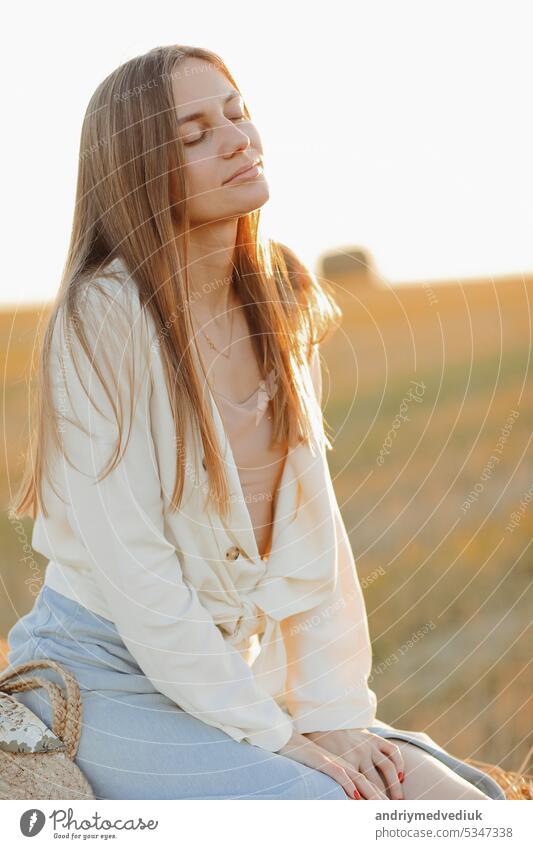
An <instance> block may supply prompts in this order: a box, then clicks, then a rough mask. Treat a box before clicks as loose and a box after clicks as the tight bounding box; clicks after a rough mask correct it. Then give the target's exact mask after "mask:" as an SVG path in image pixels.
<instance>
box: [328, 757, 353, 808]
mask: <svg viewBox="0 0 533 849" xmlns="http://www.w3.org/2000/svg"><path fill="white" fill-rule="evenodd" d="M318 769H319V770H320V772H325V773H326V775H329V776H330V777H331V778H333V779H334V780H335V781H336V782H337V784H340V785H341V787H342V788H343V789H344V792H345V793H346V795H347V796H349V798H350V799H354V798H357V796H359V795H360V793H359V790H358V789H357V787H356V784H355V781H354V776H353V775H352V776H350V775H349V774H348V772H347V770H346V769H345V768H344V767H343V766H341V764H340V763H339V762H338V761H337V760H336V759H334V758H331V759H330V758H328V757H327V756H325V757H324V758H323V762H322V765H321V766H319V767H318Z"/></svg>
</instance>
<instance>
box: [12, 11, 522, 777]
mask: <svg viewBox="0 0 533 849" xmlns="http://www.w3.org/2000/svg"><path fill="white" fill-rule="evenodd" d="M30 5H31V4H30ZM206 6H207V7H208V14H206ZM59 9H61V10H62V13H61V15H59ZM91 9H92V12H93V13H94V14H93V15H91V17H90V19H89V20H87V21H86V22H84V38H83V40H81V41H80V39H79V37H78V29H77V25H75V22H74V20H72V18H71V16H72V10H71V9H70V8H69V7H68V6H67V5H66V4H65V5H64V6H63V5H62V4H60V3H59V4H56V5H55V14H56V15H57V16H58V20H59V18H60V22H58V25H57V26H55V25H53V24H52V21H51V20H50V17H49V10H45V9H44V8H43V7H39V6H37V4H33V8H32V14H31V16H30V17H31V23H28V16H27V15H26V16H25V19H24V20H22V17H21V19H20V25H21V27H23V28H24V43H25V45H26V50H25V54H24V58H25V60H26V61H24V62H23V61H22V60H21V58H20V56H19V53H18V51H19V46H18V45H17V46H16V47H15V45H14V44H13V46H12V48H11V49H12V53H11V54H10V53H9V50H10V47H9V45H7V50H6V53H5V55H4V57H3V59H2V61H4V62H6V73H5V74H4V79H7V78H8V73H9V78H10V79H12V78H13V74H12V68H13V67H14V66H15V65H14V61H15V57H16V59H17V64H16V68H17V72H16V75H15V77H14V82H13V84H12V85H9V86H7V87H6V89H5V91H4V96H5V110H6V112H7V113H8V114H9V116H10V118H11V121H12V126H13V127H14V131H13V132H9V133H6V134H5V136H4V138H3V139H2V144H3V146H4V150H5V154H4V163H6V162H7V163H8V165H9V167H7V168H5V173H4V175H3V179H4V206H5V211H6V224H5V231H7V234H8V240H9V241H8V243H7V244H8V245H9V248H10V249H9V250H7V251H5V252H4V256H3V259H4V275H3V283H2V289H1V303H0V339H1V342H2V346H1V363H0V367H1V374H2V390H3V405H2V426H3V430H4V434H3V441H2V445H3V449H4V450H3V452H2V458H1V461H0V462H1V471H0V496H1V507H2V512H1V515H0V638H1V637H5V635H6V634H7V632H8V630H9V628H10V627H11V625H12V624H13V623H14V622H15V621H16V619H17V618H19V617H20V616H22V615H23V614H24V613H26V612H27V611H28V610H29V609H30V608H31V607H32V605H33V603H34V600H35V597H36V595H37V593H38V592H39V589H40V587H41V586H42V583H43V579H44V572H45V567H46V561H44V559H43V558H42V557H41V556H40V555H39V554H38V553H37V552H35V551H33V550H32V548H31V530H32V522H31V521H30V520H28V519H25V520H23V521H22V522H18V521H17V522H15V521H13V520H10V518H9V516H8V506H9V503H10V500H11V498H12V497H13V495H14V492H15V490H16V488H17V485H18V481H19V478H20V473H21V471H22V465H21V463H22V455H23V452H24V451H25V449H26V446H27V439H28V431H29V427H30V415H31V414H32V407H31V399H32V385H33V384H32V381H33V379H34V378H33V377H32V374H31V364H32V360H33V361H34V365H35V364H36V363H35V360H36V357H37V355H38V326H39V323H41V325H42V322H44V321H45V319H46V314H47V310H48V308H49V304H50V300H51V299H52V298H53V297H54V295H55V292H56V290H57V287H58V284H59V278H60V274H61V270H62V266H63V262H64V259H65V252H66V246H67V241H68V236H69V230H70V222H71V217H72V205H73V199H74V190H75V181H76V170H77V156H78V153H79V151H78V145H79V132H80V127H81V121H82V117H83V113H84V111H85V108H86V105H87V101H88V99H89V97H90V96H91V94H92V92H93V90H94V88H95V87H96V85H97V84H98V83H99V82H100V80H101V79H102V78H103V77H104V76H106V74H107V73H109V72H110V71H111V70H112V69H113V68H114V67H116V66H117V65H118V64H120V63H121V62H122V61H125V60H126V59H127V58H129V57H130V56H132V55H135V54H138V53H141V52H144V51H145V50H147V49H149V48H151V47H153V46H155V45H157V44H164V43H171V42H173V41H175V42H179V43H185V44H198V45H200V46H207V47H210V48H211V49H213V50H215V51H216V52H218V53H219V54H220V55H222V56H223V58H224V59H225V61H226V62H227V63H228V65H229V67H230V69H231V70H232V73H233V74H234V75H235V77H236V80H237V82H238V84H239V85H240V87H241V88H242V91H243V93H244V97H245V99H246V102H247V105H248V107H249V108H250V110H251V113H252V116H253V118H254V121H255V123H256V124H257V126H258V128H259V130H260V133H261V136H262V140H263V147H264V160H265V175H266V177H267V179H268V182H269V184H270V187H271V198H270V200H269V202H268V204H267V205H266V206H265V208H264V211H263V221H264V224H265V228H266V230H267V231H268V233H269V234H270V235H271V236H272V237H273V238H277V239H279V240H280V241H282V242H283V243H285V244H287V245H289V246H290V247H291V248H292V249H293V250H294V251H295V252H296V253H297V254H298V255H299V256H300V257H301V258H302V259H303V261H304V262H305V263H306V264H307V265H308V267H309V268H311V269H312V270H313V271H314V272H315V273H316V274H317V276H318V277H319V279H323V280H327V281H329V282H331V283H332V284H333V286H334V290H335V294H336V297H337V299H338V302H339V304H340V306H341V308H342V310H343V322H342V326H341V328H340V330H339V331H338V332H337V333H336V335H335V336H334V337H332V338H331V339H330V340H329V341H328V342H327V343H326V344H325V345H324V346H323V352H322V353H323V365H324V370H323V381H324V406H325V415H326V421H327V425H328V432H329V435H330V438H331V440H332V442H333V445H334V449H333V451H331V452H329V455H328V456H329V463H330V468H331V472H332V476H333V480H334V485H335V490H336V493H337V497H338V500H339V504H340V506H341V510H342V513H343V517H344V520H345V522H346V526H347V529H348V532H349V535H350V540H351V543H352V547H353V551H354V555H355V559H356V562H357V567H358V572H359V577H360V580H361V583H362V585H363V588H364V592H365V599H366V604H367V611H368V617H369V627H370V633H371V637H372V642H373V650H374V665H373V671H372V678H371V682H370V683H371V686H372V688H373V689H374V690H375V691H376V693H377V695H378V716H379V717H380V718H381V719H382V720H384V721H386V722H389V723H391V724H393V725H396V726H397V727H400V728H410V729H412V730H424V731H426V732H427V733H428V734H430V735H431V736H432V737H433V738H434V739H435V740H437V741H438V742H439V743H440V745H442V746H444V747H445V748H447V749H448V750H449V751H450V752H452V753H453V754H455V755H456V756H459V757H464V758H466V757H469V758H474V759H478V760H482V761H488V762H491V763H493V764H498V765H500V766H501V767H503V768H504V769H509V770H512V769H518V768H519V767H520V766H521V765H522V761H523V759H524V757H525V755H526V753H527V751H528V749H529V747H530V746H531V742H532V741H531V716H532V703H531V680H532V676H531V618H532V617H531V611H532V603H531V578H532V573H533V555H532V549H531V541H532V538H533V505H532V503H531V502H532V500H533V467H532V452H531V436H532V422H533V399H532V392H531V331H532V322H531V319H532V310H531V302H532V294H533V239H532V225H533V206H532V197H533V174H532V169H531V149H532V142H533V118H532V113H531V109H530V108H529V107H528V103H529V100H530V88H531V70H532V69H531V64H532V63H531V49H530V44H529V40H530V36H529V34H530V32H531V29H530V27H528V26H527V24H528V23H530V22H529V21H528V12H529V11H530V9H528V4H527V3H518V2H516V3H515V2H511V3H508V4H506V5H505V7H503V5H502V4H499V3H491V2H483V3H477V2H471V3H469V4H464V3H457V2H446V3H432V4H427V3H423V2H403V3H401V4H396V3H393V2H380V0H378V2H372V3H370V2H365V3H358V2H354V3H350V4H347V3H342V2H331V3H329V4H328V5H327V8H326V7H323V6H320V7H318V6H317V7H316V8H315V7H314V6H313V5H310V4H308V3H306V4H303V3H296V4H291V5H288V4H282V3H280V2H274V3H272V4H270V6H269V8H268V13H267V14H263V12H261V11H260V10H259V9H253V8H252V9H251V8H250V6H249V4H245V3H242V2H237V3H234V4H232V6H231V8H229V7H227V6H222V7H220V6H216V5H215V4H214V3H211V2H209V3H207V4H206V3H204V4H202V8H201V9H198V10H197V11H195V10H194V9H193V7H192V6H191V7H189V8H188V9H187V14H186V15H183V14H182V13H181V12H180V11H175V7H169V6H168V5H167V4H166V3H163V2H153V3H152V4H151V5H150V17H149V19H148V18H147V16H146V7H145V6H144V5H141V4H140V3H131V2H129V3H128V4H127V6H126V4H125V3H116V4H114V5H113V6H112V7H105V21H106V27H105V29H103V28H102V26H101V21H102V15H100V14H99V12H102V14H103V10H104V6H103V4H102V3H100V2H95V3H93V5H92V7H91ZM169 11H170V12H171V14H168V13H169ZM12 14H14V15H17V14H19V13H17V12H14V13H12ZM25 14H26V13H25ZM45 16H46V17H45ZM43 33H44V35H45V36H46V37H45V38H43ZM96 44H97V46H98V49H97V50H95V45H96ZM15 49H16V50H17V54H15ZM333 376H334V379H333ZM1 663H2V655H1V651H0V665H1Z"/></svg>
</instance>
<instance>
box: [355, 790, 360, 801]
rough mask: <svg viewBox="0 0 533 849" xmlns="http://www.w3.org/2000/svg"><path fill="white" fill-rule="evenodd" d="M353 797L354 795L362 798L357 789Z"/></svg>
mask: <svg viewBox="0 0 533 849" xmlns="http://www.w3.org/2000/svg"><path fill="white" fill-rule="evenodd" d="M353 797H354V799H360V798H361V795H360V794H359V792H358V791H357V790H356V791H355V792H354V794H353Z"/></svg>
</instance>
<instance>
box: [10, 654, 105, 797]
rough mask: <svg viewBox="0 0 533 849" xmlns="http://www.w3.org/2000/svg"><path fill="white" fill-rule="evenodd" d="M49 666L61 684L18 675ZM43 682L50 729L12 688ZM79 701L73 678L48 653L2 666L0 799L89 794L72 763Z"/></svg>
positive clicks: (29, 687)
mask: <svg viewBox="0 0 533 849" xmlns="http://www.w3.org/2000/svg"><path fill="white" fill-rule="evenodd" d="M44 667H49V668H51V669H54V670H55V671H56V672H57V673H58V674H59V675H60V676H61V677H62V678H63V680H64V683H65V690H66V698H65V696H64V695H63V692H62V690H61V688H60V687H59V686H58V685H57V684H55V683H54V682H53V681H49V680H48V679H46V678H39V677H32V678H22V677H21V676H22V674H23V673H25V672H29V671H31V670H33V669H42V668H44ZM38 687H44V688H45V690H46V691H47V693H48V696H49V698H50V703H51V705H52V708H53V723H52V726H53V731H51V730H50V729H49V728H47V726H46V725H45V724H44V723H43V722H41V720H40V719H39V717H38V716H36V714H35V713H33V711H31V710H29V708H27V707H26V706H25V705H24V704H22V702H19V701H17V699H15V698H13V696H12V695H11V694H12V693H20V692H23V691H24V690H33V689H35V688H38ZM81 718H82V703H81V697H80V688H79V684H78V681H77V680H76V677H75V676H74V675H73V674H72V673H71V672H70V671H69V670H67V669H65V668H64V667H63V666H61V665H60V664H59V663H56V661H54V660H49V659H48V658H43V659H42V660H32V661H28V662H27V663H21V664H19V665H18V666H13V667H10V668H8V669H7V670H6V671H5V672H3V673H2V674H0V798H3V799H94V798H95V795H94V793H93V790H92V788H91V786H90V784H89V782H88V781H87V779H86V778H85V776H84V775H83V773H82V772H81V770H80V768H79V767H78V765H77V764H76V763H75V762H74V758H75V756H76V752H77V751H78V744H79V739H80V733H81Z"/></svg>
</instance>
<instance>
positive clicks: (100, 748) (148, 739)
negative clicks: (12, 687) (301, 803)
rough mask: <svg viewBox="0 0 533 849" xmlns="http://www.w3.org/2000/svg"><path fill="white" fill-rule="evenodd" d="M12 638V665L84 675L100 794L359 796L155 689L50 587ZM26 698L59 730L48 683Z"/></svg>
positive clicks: (88, 754) (93, 779) (88, 735)
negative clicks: (48, 665)
mask: <svg viewBox="0 0 533 849" xmlns="http://www.w3.org/2000/svg"><path fill="white" fill-rule="evenodd" d="M7 639H8V643H9V646H10V652H9V655H8V663H9V665H10V666H15V665H17V664H19V663H24V662H25V661H28V660H36V659H40V658H43V657H47V658H50V659H52V660H55V661H57V662H58V663H60V664H62V665H64V666H66V667H67V668H68V669H70V670H71V671H72V672H73V673H74V674H75V675H76V677H77V679H78V683H79V685H80V690H81V698H82V709H83V714H82V731H81V737H80V743H79V748H78V753H77V756H76V763H77V764H78V766H79V767H80V769H81V770H82V772H83V773H84V774H85V776H86V777H87V779H88V781H89V782H90V784H91V786H92V788H93V791H94V794H95V796H96V798H97V799H344V800H346V801H350V800H349V799H348V796H347V795H346V793H345V792H344V790H343V788H342V787H341V786H340V784H338V783H337V782H336V781H335V780H334V779H333V778H331V777H330V776H329V775H326V774H325V773H323V772H320V771H319V770H316V769H312V768H310V767H307V766H305V765H304V764H300V763H298V762H297V761H294V760H292V759H290V758H287V757H284V756H283V755H279V754H275V753H272V752H267V751H266V750H264V749H261V748H259V747H258V746H252V745H250V744H249V743H245V742H243V743H238V742H236V741H235V740H233V739H232V738H231V737H229V736H228V735H227V734H226V733H225V732H224V731H221V730H220V729H218V728H214V727H213V726H211V725H208V724H206V723H204V722H202V721H201V720H199V719H197V718H196V717H194V716H191V715H190V714H188V713H186V712H185V711H184V710H182V709H181V708H180V707H179V706H178V705H176V703H175V702H173V701H171V700H170V699H169V698H167V697H166V696H164V695H163V694H162V693H160V692H159V691H158V690H156V689H155V687H154V685H153V684H152V683H151V681H150V680H149V679H148V678H147V677H146V676H145V675H144V674H143V672H142V670H141V669H140V667H139V666H138V664H137V663H136V661H135V660H134V658H133V657H132V656H131V654H130V653H129V651H128V649H127V648H126V646H125V645H124V643H123V642H122V639H121V638H120V636H119V634H118V632H117V630H116V628H115V626H114V624H113V623H112V622H110V621H109V620H108V619H104V618H103V617H101V616H97V615H96V614H95V613H92V612H91V611H89V610H87V608H85V607H83V606H82V605H81V604H78V603H76V602H75V601H72V600H71V599H69V598H66V597H65V596H63V595H62V594H60V593H58V592H56V591H55V590H53V589H52V588H51V587H49V586H47V585H46V584H45V585H44V586H43V587H42V588H41V591H40V593H39V595H38V596H37V598H36V600H35V604H34V606H33V608H32V610H30V612H29V613H28V614H27V615H26V616H23V617H21V618H20V619H19V620H18V621H17V622H16V623H15V625H14V626H13V627H12V628H11V630H10V632H9V634H8V638H7ZM38 674H39V675H40V676H43V677H47V678H49V679H50V680H52V681H56V682H58V680H59V679H58V677H57V675H56V673H55V672H54V671H53V670H51V669H40V670H38ZM16 698H17V699H18V700H19V701H21V702H23V703H24V704H25V705H26V706H27V707H29V708H30V710H32V711H34V713H36V714H37V715H38V716H39V717H40V718H41V719H42V721H43V722H44V723H45V724H46V725H47V726H48V727H50V728H51V727H52V712H51V707H50V702H49V699H48V694H47V693H46V691H45V690H44V689H42V688H41V689H38V690H29V691H27V692H23V693H17V694H16ZM389 729H390V726H389ZM369 730H370V731H373V732H374V733H376V734H381V735H382V736H384V737H390V736H392V735H391V730H392V731H393V732H394V731H396V732H397V736H398V737H401V738H402V739H407V740H411V738H410V737H409V732H408V731H399V730H397V729H391V730H384V729H382V728H380V727H377V726H376V727H374V726H372V727H371V728H369ZM405 735H407V737H406V736H405ZM428 740H429V738H428ZM412 742H414V743H415V745H417V746H420V747H421V748H425V749H426V750H427V751H431V752H432V754H434V755H435V757H438V758H440V760H442V761H444V762H445V763H446V764H447V765H448V766H450V767H451V768H452V769H454V770H455V771H456V772H460V774H461V775H462V776H463V777H464V778H467V780H469V781H471V782H472V783H473V784H474V785H475V786H477V787H478V788H479V789H481V790H482V791H483V792H484V793H486V794H487V795H489V796H491V797H492V798H495V799H498V798H504V795H503V792H502V791H501V790H500V788H499V787H498V785H497V784H496V782H494V781H492V779H490V778H489V777H488V776H487V775H486V774H485V773H483V772H481V771H480V770H477V769H475V768H474V767H471V766H470V765H468V764H466V763H464V762H463V761H460V760H457V759H456V758H453V757H452V756H451V755H449V754H448V753H447V752H444V750H442V749H437V748H435V749H433V747H432V746H431V745H430V744H424V743H421V742H420V741H419V740H414V739H413V740H412Z"/></svg>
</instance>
